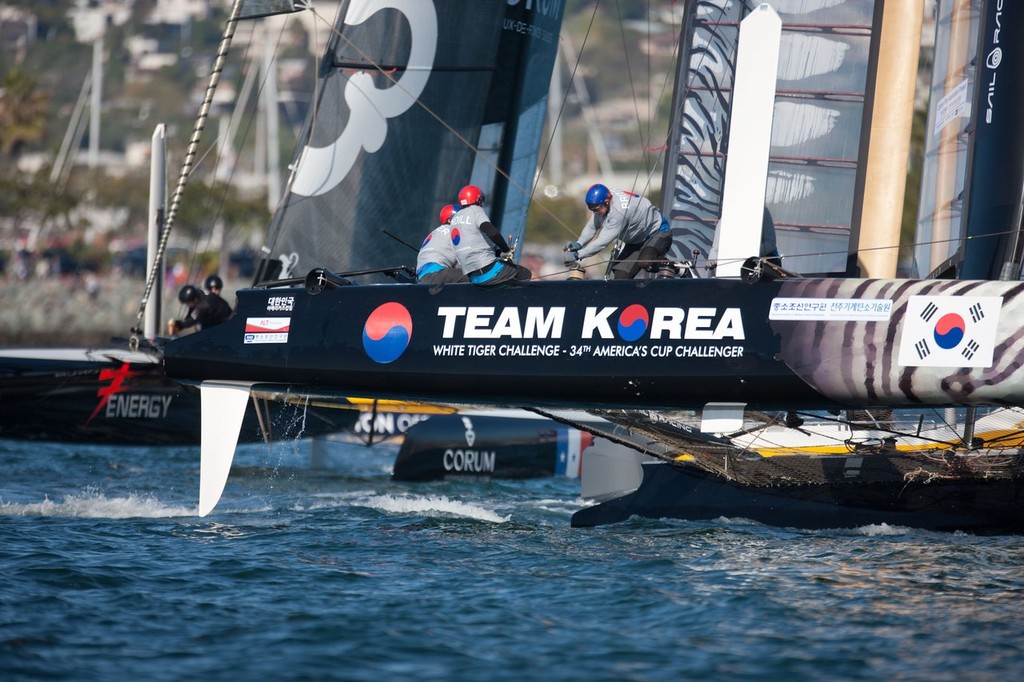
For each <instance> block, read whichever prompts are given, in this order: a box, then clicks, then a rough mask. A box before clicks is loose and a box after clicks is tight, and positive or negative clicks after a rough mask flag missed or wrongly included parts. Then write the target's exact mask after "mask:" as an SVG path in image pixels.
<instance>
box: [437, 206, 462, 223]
mask: <svg viewBox="0 0 1024 682" xmlns="http://www.w3.org/2000/svg"><path fill="white" fill-rule="evenodd" d="M458 210H459V207H458V206H456V205H455V204H448V205H447V206H445V207H444V208H442V209H441V224H442V225H447V224H448V221H449V220H451V219H452V216H453V215H455V212H456V211H458Z"/></svg>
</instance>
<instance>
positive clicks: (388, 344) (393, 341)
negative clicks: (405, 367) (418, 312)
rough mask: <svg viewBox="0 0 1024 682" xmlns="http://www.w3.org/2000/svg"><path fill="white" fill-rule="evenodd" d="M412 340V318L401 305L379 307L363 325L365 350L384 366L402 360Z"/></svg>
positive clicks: (393, 303)
mask: <svg viewBox="0 0 1024 682" xmlns="http://www.w3.org/2000/svg"><path fill="white" fill-rule="evenodd" d="M411 339H412V316H411V315H410V314H409V310H408V309H407V308H406V307H405V306H404V305H402V304H401V303H395V302H391V303H385V304H383V305H381V306H378V307H377V309H376V310H374V311H373V312H372V313H370V316H369V317H368V318H366V323H365V324H364V325H363V350H365V351H366V354H367V355H369V356H370V359H372V360H373V361H374V362H378V363H380V364H382V365H385V364H387V363H389V362H394V361H395V360H397V359H398V358H400V357H401V356H402V353H404V352H405V349H406V348H408V347H409V341H410V340H411Z"/></svg>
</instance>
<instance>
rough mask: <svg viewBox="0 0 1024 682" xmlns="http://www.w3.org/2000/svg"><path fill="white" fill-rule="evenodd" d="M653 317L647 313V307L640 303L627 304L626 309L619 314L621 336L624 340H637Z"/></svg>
mask: <svg viewBox="0 0 1024 682" xmlns="http://www.w3.org/2000/svg"><path fill="white" fill-rule="evenodd" d="M650 321H651V317H650V315H648V314H647V308H645V307H643V306H642V305H640V304H639V303H634V304H633V305H630V306H626V309H625V310H623V311H622V312H621V313H620V314H619V337H621V338H622V340H623V341H636V340H637V339H639V338H640V337H641V336H643V335H644V332H646V331H647V325H648V324H650Z"/></svg>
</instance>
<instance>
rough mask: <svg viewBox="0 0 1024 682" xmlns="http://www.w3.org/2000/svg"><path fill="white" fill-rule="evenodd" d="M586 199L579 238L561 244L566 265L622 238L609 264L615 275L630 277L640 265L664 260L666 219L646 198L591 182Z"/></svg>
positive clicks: (667, 237)
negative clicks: (587, 212)
mask: <svg viewBox="0 0 1024 682" xmlns="http://www.w3.org/2000/svg"><path fill="white" fill-rule="evenodd" d="M586 202H587V208H588V209H589V210H590V212H591V215H590V219H589V220H587V224H586V225H584V226H583V232H581V233H580V236H579V238H578V239H577V240H576V241H574V242H567V243H566V244H565V246H564V247H563V249H562V250H563V251H564V252H565V258H564V261H565V264H566V265H569V266H573V265H575V264H576V263H578V262H579V261H580V260H582V259H584V258H588V257H590V256H593V255H596V254H598V253H600V252H601V251H603V250H604V248H605V247H606V246H608V245H609V244H611V243H612V242H613V241H615V240H616V239H621V240H622V242H623V244H624V248H623V249H622V253H621V254H619V257H618V259H617V260H616V261H615V263H614V264H613V265H612V272H614V273H615V279H633V278H634V277H636V275H637V273H638V272H640V269H641V268H645V269H647V270H651V271H653V270H656V269H657V268H658V267H659V266H660V265H661V264H662V263H663V262H664V261H665V259H666V257H667V255H668V250H669V249H670V248H671V247H672V235H671V234H670V233H669V228H668V221H667V220H665V218H664V216H662V215H661V211H659V210H658V209H657V207H656V206H655V205H654V204H652V203H651V202H650V201H648V200H647V199H646V198H644V197H642V196H640V195H638V194H633V193H632V192H627V191H625V190H621V189H608V188H607V187H605V186H604V185H591V186H590V188H589V189H588V190H587V195H586Z"/></svg>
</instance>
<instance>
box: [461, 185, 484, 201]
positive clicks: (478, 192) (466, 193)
mask: <svg viewBox="0 0 1024 682" xmlns="http://www.w3.org/2000/svg"><path fill="white" fill-rule="evenodd" d="M482 203H484V191H483V190H482V189H480V188H479V187H477V186H476V185H466V186H465V187H463V188H462V189H461V190H459V205H460V206H472V205H473V204H482Z"/></svg>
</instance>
